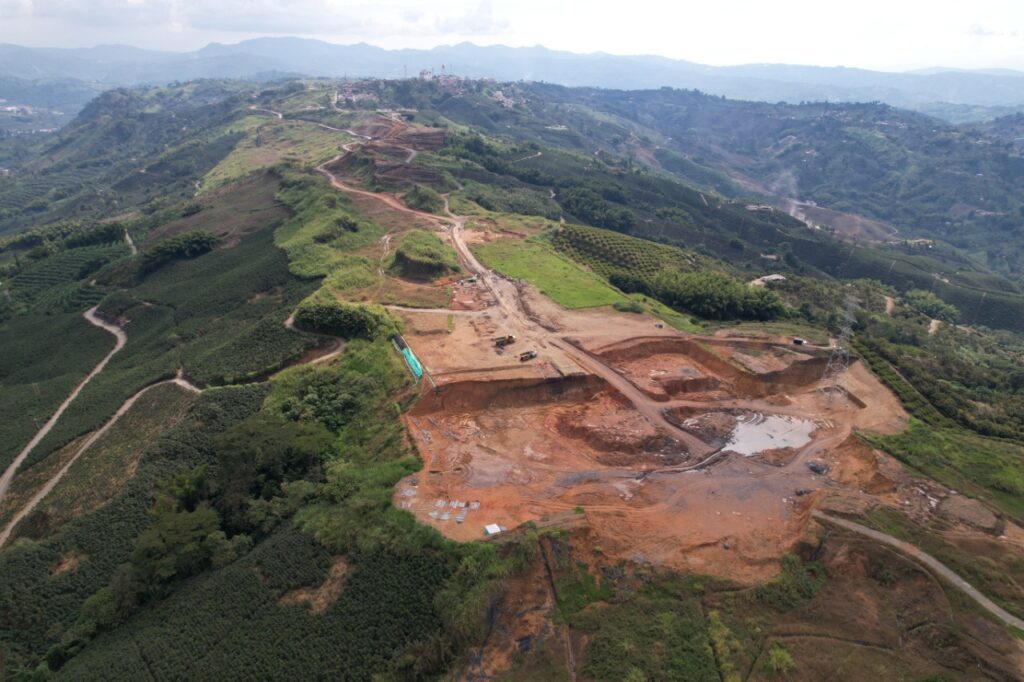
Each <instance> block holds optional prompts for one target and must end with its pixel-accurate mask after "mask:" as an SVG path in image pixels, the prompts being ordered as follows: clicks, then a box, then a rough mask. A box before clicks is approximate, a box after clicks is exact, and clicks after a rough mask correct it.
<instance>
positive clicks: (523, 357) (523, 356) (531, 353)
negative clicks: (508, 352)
mask: <svg viewBox="0 0 1024 682" xmlns="http://www.w3.org/2000/svg"><path fill="white" fill-rule="evenodd" d="M535 357H537V351H535V350H528V351H526V352H525V353H520V354H519V362H526V361H527V360H533V359H534V358H535Z"/></svg>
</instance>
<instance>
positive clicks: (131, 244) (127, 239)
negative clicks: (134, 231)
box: [124, 227, 139, 256]
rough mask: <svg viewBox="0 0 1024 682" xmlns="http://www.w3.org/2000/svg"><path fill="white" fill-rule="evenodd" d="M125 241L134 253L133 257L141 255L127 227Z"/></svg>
mask: <svg viewBox="0 0 1024 682" xmlns="http://www.w3.org/2000/svg"><path fill="white" fill-rule="evenodd" d="M124 241H125V243H126V244H128V249H129V250H130V251H131V252H132V255H133V256H137V255H139V249H138V247H137V246H135V242H134V240H132V236H131V235H130V234H128V228H127V227H126V228H124Z"/></svg>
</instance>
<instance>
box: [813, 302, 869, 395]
mask: <svg viewBox="0 0 1024 682" xmlns="http://www.w3.org/2000/svg"><path fill="white" fill-rule="evenodd" d="M859 305H860V301H859V300H857V297H856V296H854V295H853V294H852V293H850V294H847V295H846V309H845V310H844V311H843V322H842V326H841V327H840V329H839V338H837V339H836V344H835V345H834V346H833V347H832V354H831V355H830V356H829V358H828V364H827V365H826V366H825V371H824V373H823V374H822V375H821V386H820V387H819V388H818V391H819V392H820V393H822V394H823V395H824V396H825V401H826V403H827V404H828V406H829V407H831V406H832V401H833V400H834V399H835V398H836V396H839V398H840V400H842V406H843V407H846V406H847V404H848V403H849V394H848V393H847V390H846V373H847V371H848V370H849V369H850V339H851V338H853V323H854V322H856V320H857V316H856V311H857V308H858V307H859Z"/></svg>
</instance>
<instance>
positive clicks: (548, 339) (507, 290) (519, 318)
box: [316, 157, 712, 456]
mask: <svg viewBox="0 0 1024 682" xmlns="http://www.w3.org/2000/svg"><path fill="white" fill-rule="evenodd" d="M337 158H339V157H335V159H332V160H331V161H328V162H327V163H325V164H323V165H321V166H319V167H318V168H317V169H316V170H317V172H318V173H320V174H322V175H324V176H325V177H327V178H328V179H329V180H330V182H331V185H333V186H334V187H335V188H337V189H340V190H341V191H343V192H347V193H350V194H358V195H361V196H365V197H370V198H373V199H376V200H378V201H381V202H383V203H384V204H385V205H387V206H388V207H389V208H392V209H395V210H396V211H401V212H403V213H406V214H409V215H413V216H416V217H418V218H423V219H426V220H429V221H431V222H433V223H434V224H435V225H438V226H439V227H447V226H446V225H445V221H444V220H443V219H442V218H441V217H439V216H436V215H434V214H432V213H425V212H423V211H417V210H415V209H412V208H409V207H408V206H406V205H405V204H403V203H402V202H401V201H399V200H398V198H396V197H395V196H393V195H391V194H386V193H380V192H371V191H369V190H365V189H360V188H357V187H353V186H351V185H347V184H345V183H344V182H342V181H341V180H339V179H338V177H337V176H335V175H334V174H333V173H332V172H331V171H329V170H328V169H327V166H328V165H330V164H331V163H333V162H334V161H336V160H337ZM444 211H445V215H446V216H447V218H448V219H449V220H450V234H451V237H452V243H453V244H454V246H455V250H456V251H457V252H458V254H459V257H460V258H461V260H462V262H463V265H464V266H465V267H466V269H467V270H468V271H469V273H470V274H472V275H476V276H477V277H478V278H479V279H480V281H481V282H482V283H483V284H484V286H486V287H487V289H489V290H490V292H491V294H492V295H493V296H494V298H495V300H497V302H498V308H499V309H500V313H501V315H502V317H503V318H504V326H505V327H506V328H512V329H515V330H516V331H517V332H518V335H519V336H520V337H521V338H523V339H525V340H526V341H528V342H531V343H532V344H533V345H534V346H536V347H540V348H547V347H548V346H554V347H555V348H558V349H559V350H560V351H562V352H563V353H564V354H565V355H566V356H568V357H569V358H570V359H572V360H574V361H575V362H576V364H578V365H579V366H581V367H583V368H584V369H586V370H588V371H590V372H591V373H593V374H596V375H597V376H600V377H601V378H603V379H604V380H605V381H607V382H608V383H609V384H611V385H612V386H614V387H615V388H616V389H617V390H618V391H619V392H620V393H621V394H622V395H624V396H625V397H626V399H627V400H629V401H630V402H631V403H633V405H634V407H635V408H636V410H637V411H638V412H639V413H640V414H642V415H643V416H644V417H645V418H647V420H648V421H650V422H651V423H652V424H654V425H656V426H658V427H660V428H661V429H663V430H664V431H665V432H666V433H669V434H671V435H672V436H673V437H674V438H675V439H676V440H678V441H680V442H682V443H684V444H685V445H686V447H687V450H688V451H689V452H690V453H692V454H696V455H700V456H703V455H708V454H710V453H711V450H712V449H711V448H710V447H708V445H707V444H706V443H704V442H703V441H701V440H700V439H699V438H697V437H695V436H693V435H692V434H690V433H688V432H686V431H684V430H683V429H680V428H679V427H677V426H675V425H673V424H672V423H671V422H669V421H668V420H667V419H666V418H665V416H664V415H663V414H662V411H661V408H662V406H660V405H658V404H657V403H656V401H654V400H652V399H650V398H648V397H647V396H645V395H644V394H643V393H642V392H640V391H639V390H638V389H637V388H636V387H635V386H633V384H632V383H631V382H629V381H628V380H627V379H626V378H624V377H623V376H622V375H620V374H619V373H618V372H616V371H615V370H614V369H612V368H611V367H609V366H608V365H606V364H604V363H603V362H601V361H600V360H598V359H597V358H595V357H593V356H591V355H589V354H584V352H583V351H579V350H578V349H574V350H570V348H569V345H568V344H566V343H565V342H563V341H561V340H560V339H558V338H557V337H555V336H554V335H552V334H551V333H550V332H548V331H547V330H545V329H544V328H543V327H541V326H540V325H538V324H537V323H536V322H534V321H533V320H531V319H530V317H529V315H528V314H527V313H526V312H525V311H524V310H523V306H522V305H521V302H520V300H519V296H520V294H519V290H518V288H517V287H516V285H515V284H514V283H513V282H511V281H509V280H507V279H505V278H504V277H501V276H499V275H498V274H497V273H495V272H494V271H493V270H489V269H488V268H486V267H484V266H483V265H482V264H481V263H480V261H479V260H477V258H476V256H475V255H473V252H472V251H471V250H470V248H469V246H468V245H467V244H466V241H465V238H464V235H463V232H464V229H465V225H466V218H465V217H464V216H459V215H456V214H455V213H453V212H452V210H451V206H450V204H449V202H448V196H447V195H445V196H444ZM584 355H585V356H586V357H584Z"/></svg>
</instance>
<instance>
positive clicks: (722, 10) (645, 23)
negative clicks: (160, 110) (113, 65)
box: [0, 0, 1024, 69]
mask: <svg viewBox="0 0 1024 682" xmlns="http://www.w3.org/2000/svg"><path fill="white" fill-rule="evenodd" d="M0 18H2V19H0V41H6V42H14V43H20V44H30V45H58V44H64V45H88V44H95V43H100V42H119V43H128V44H135V45H140V46H143V47H161V48H165V49H166V48H170V49H194V48H196V47H200V46H202V45H203V44H205V43H206V42H209V41H212V40H217V41H222V42H225V41H226V42H234V41H237V40H241V39H244V38H249V37H255V36H259V35H301V36H312V37H319V38H323V39H326V40H331V41H334V42H343V43H352V42H358V41H365V42H369V43H373V44H377V45H381V46H383V47H392V48H394V47H431V46H433V45H438V44H443V43H451V42H459V41H462V40H471V41H474V42H478V43H504V44H509V45H536V44H542V45H546V46H548V47H551V48H554V49H563V50H571V51H576V52H593V51H604V52H610V53H613V54H660V55H664V56H668V57H674V58H678V59H688V60H691V61H697V62H704V63H711V64H742V63H751V62H785V63H803V64H821V65H838V64H842V65H846V66H862V67H867V68H882V69H909V68H918V67H924V66H934V65H942V66H961V67H987V66H1009V67H1015V68H1021V69H1024V49H1021V48H1022V45H1021V41H1022V40H1024V2H1020V1H1019V0H1018V1H1014V2H1009V1H1008V0H972V1H971V2H970V3H964V2H961V1H958V0H927V1H926V0H902V1H900V2H893V0H859V2H857V3H855V4H851V3H835V2H822V1H821V0H776V2H770V3H769V2H764V0H716V1H715V2H706V1H701V2H697V1H695V0H682V1H680V2H675V3H667V2H664V0H631V1H630V2H628V3H623V2H621V0H616V1H614V2H613V1H612V0H561V1H560V2H551V0H448V2H445V3H425V2H422V0H381V1H379V2H372V1H371V0H0Z"/></svg>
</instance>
